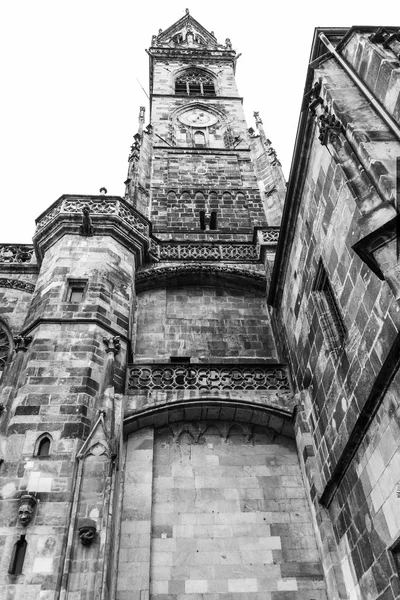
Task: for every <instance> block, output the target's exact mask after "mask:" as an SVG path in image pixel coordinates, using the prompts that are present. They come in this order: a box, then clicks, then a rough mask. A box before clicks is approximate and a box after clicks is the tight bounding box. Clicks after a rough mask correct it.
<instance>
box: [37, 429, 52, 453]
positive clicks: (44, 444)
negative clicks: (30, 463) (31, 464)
mask: <svg viewBox="0 0 400 600" xmlns="http://www.w3.org/2000/svg"><path fill="white" fill-rule="evenodd" d="M50 445H51V440H50V436H49V435H45V436H43V437H42V438H41V440H40V441H39V443H38V444H37V452H36V456H41V457H42V458H43V457H44V456H50Z"/></svg>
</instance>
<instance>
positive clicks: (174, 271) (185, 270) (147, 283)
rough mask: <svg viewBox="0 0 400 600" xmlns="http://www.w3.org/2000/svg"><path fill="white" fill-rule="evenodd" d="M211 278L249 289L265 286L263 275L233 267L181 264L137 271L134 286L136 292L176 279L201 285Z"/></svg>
mask: <svg viewBox="0 0 400 600" xmlns="http://www.w3.org/2000/svg"><path fill="white" fill-rule="evenodd" d="M213 277H218V278H219V281H220V282H221V280H222V278H225V279H226V280H229V281H231V282H232V283H235V282H240V283H241V284H243V283H246V282H247V286H249V285H250V286H251V287H254V288H256V289H260V290H261V289H264V287H265V284H266V277H265V275H264V274H263V273H259V272H256V271H247V270H244V269H238V268H234V267H226V266H224V267H221V266H218V265H210V264H208V265H207V264H183V265H177V266H168V267H155V268H150V269H147V270H145V271H139V272H137V273H136V286H137V290H138V291H142V290H144V289H147V288H150V287H159V286H160V285H165V283H166V282H167V281H168V280H170V279H173V280H175V281H177V280H178V279H182V280H183V279H187V280H191V281H193V282H197V283H199V282H200V283H201V282H202V281H207V280H209V279H210V278H213Z"/></svg>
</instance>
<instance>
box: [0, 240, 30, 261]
mask: <svg viewBox="0 0 400 600" xmlns="http://www.w3.org/2000/svg"><path fill="white" fill-rule="evenodd" d="M33 260H34V253H33V245H32V244H19V245H18V246H14V245H11V244H0V264H1V263H5V264H10V263H13V264H21V263H24V264H26V263H30V262H32V261H33Z"/></svg>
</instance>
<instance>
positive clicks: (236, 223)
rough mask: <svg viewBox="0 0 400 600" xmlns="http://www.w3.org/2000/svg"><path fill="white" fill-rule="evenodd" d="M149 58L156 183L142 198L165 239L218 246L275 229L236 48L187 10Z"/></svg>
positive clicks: (161, 34) (152, 167)
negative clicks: (239, 81) (257, 165)
mask: <svg viewBox="0 0 400 600" xmlns="http://www.w3.org/2000/svg"><path fill="white" fill-rule="evenodd" d="M148 54H149V57H150V103H151V107H150V111H151V128H150V132H151V133H150V134H148V133H145V136H146V137H147V136H148V135H151V138H152V140H151V143H152V153H151V154H152V157H151V158H150V155H148V157H147V160H148V162H150V161H151V165H150V164H148V166H147V168H146V169H142V171H146V172H148V173H149V174H151V184H150V186H149V189H148V190H147V192H142V193H139V194H136V198H137V199H138V204H137V206H138V208H141V209H142V210H144V211H145V214H146V216H147V217H148V218H149V219H150V220H151V221H152V223H153V232H154V234H155V235H156V236H158V237H160V238H161V239H169V238H171V237H173V238H174V239H178V238H182V236H184V237H185V238H186V239H193V240H195V239H196V240H197V239H199V240H205V239H213V240H215V239H216V238H217V237H218V238H220V239H221V238H224V237H226V236H227V235H228V236H230V235H232V233H233V231H234V232H235V234H237V235H241V236H244V237H243V239H245V238H246V239H247V238H248V239H250V238H249V236H250V237H251V236H252V235H253V231H254V227H255V226H266V225H268V223H267V220H266V215H265V211H264V207H263V202H262V199H261V196H260V191H259V187H258V183H257V179H256V176H255V171H254V168H253V166H252V163H251V160H250V157H251V148H250V146H251V139H250V138H249V134H248V132H247V126H246V121H245V116H244V112H243V105H242V103H243V99H242V97H241V96H240V95H239V92H238V89H237V85H236V81H235V68H236V61H237V55H236V52H235V50H233V48H232V43H231V41H230V40H229V39H226V40H225V43H224V44H220V43H218V41H217V39H216V38H215V36H214V34H213V33H210V32H208V31H207V30H206V29H205V28H204V27H203V26H202V25H200V23H198V22H197V21H196V20H195V19H194V18H193V17H192V16H191V15H190V14H189V11H188V9H186V14H185V15H184V16H183V17H182V18H181V19H180V20H179V21H178V22H176V23H175V24H174V25H172V26H171V27H169V28H168V29H167V30H166V31H161V30H160V31H159V33H158V35H155V36H153V37H152V43H151V48H150V49H149V51H148ZM145 131H147V132H148V131H149V130H148V129H147V130H145ZM146 142H147V140H145V142H144V143H145V144H146ZM143 187H145V186H143ZM128 195H130V196H131V200H133V201H135V198H134V197H132V192H131V190H128ZM139 197H140V199H139Z"/></svg>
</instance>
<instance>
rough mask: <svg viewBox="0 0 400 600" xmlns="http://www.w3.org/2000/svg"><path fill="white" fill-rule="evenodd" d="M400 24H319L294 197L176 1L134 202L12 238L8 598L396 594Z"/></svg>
mask: <svg viewBox="0 0 400 600" xmlns="http://www.w3.org/2000/svg"><path fill="white" fill-rule="evenodd" d="M328 38H329V39H328ZM399 40H400V34H399V33H398V31H397V30H396V29H395V28H388V29H379V30H376V28H375V29H374V28H351V29H349V30H347V29H339V28H334V29H327V30H316V35H315V39H314V42H313V47H312V55H311V63H310V65H309V73H308V76H307V86H306V95H305V98H304V102H303V111H302V113H301V118H300V126H299V132H298V136H297V141H296V148H295V155H294V161H293V165H292V171H291V176H290V181H289V183H288V190H287V193H286V184H285V181H284V178H283V175H282V170H281V166H280V163H279V160H278V158H277V156H276V153H275V151H274V149H273V148H272V146H271V142H270V140H268V138H267V137H266V134H265V132H264V129H263V123H262V120H261V118H260V115H259V114H258V113H255V114H254V116H255V129H253V128H248V127H247V125H246V122H245V118H244V113H243V108H242V98H241V97H240V96H239V92H238V90H237V87H236V82H235V68H236V62H237V55H236V52H235V50H233V47H232V43H231V41H230V40H229V39H226V40H225V43H224V44H220V43H219V42H218V41H217V39H216V38H215V36H214V34H213V33H212V32H211V33H210V32H209V31H207V30H206V29H205V28H204V27H203V26H202V25H200V24H199V23H198V22H197V21H196V20H195V19H193V17H192V16H191V15H190V14H189V12H188V11H186V14H185V15H184V16H183V17H182V18H181V19H180V20H179V21H178V22H177V23H175V24H174V25H172V26H171V27H170V28H169V29H167V30H166V31H164V32H163V31H160V32H159V34H158V35H155V36H153V38H152V41H151V47H150V49H149V50H148V54H149V57H150V119H149V120H150V123H149V124H147V125H146V115H145V110H144V108H143V107H141V108H140V111H139V129H138V132H137V133H136V134H135V135H134V142H133V144H132V147H131V151H130V154H129V167H128V177H127V180H126V182H125V186H126V192H125V197H124V198H121V197H118V196H109V195H107V190H105V189H104V188H102V189H101V190H100V194H99V195H94V196H81V195H73V196H69V195H68V196H67V195H64V196H61V197H60V198H59V199H58V200H57V201H56V202H54V204H52V205H51V206H50V207H49V208H48V209H47V210H46V211H45V212H44V213H43V214H42V215H40V216H39V218H38V219H37V221H36V224H37V228H36V233H35V237H34V245H33V246H31V245H27V244H26V245H21V244H1V245H0V274H1V276H0V301H1V316H0V408H1V413H0V459H1V463H0V507H1V511H0V547H1V553H0V596H1V598H2V599H3V598H5V599H6V600H20V599H24V600H37V599H39V600H150V599H151V600H198V599H199V598H201V599H203V600H228V599H229V600H231V599H232V600H260V599H261V598H262V599H263V600H294V599H301V600H327V598H329V600H339V599H345V598H348V597H349V598H362V597H370V598H371V599H372V598H373V599H374V600H378V599H379V600H388V599H389V598H390V599H391V600H394V598H398V597H399V593H398V590H399V586H398V574H397V569H398V568H399V565H400V550H399V548H400V542H399V540H400V522H399V519H398V514H400V513H399V512H398V511H397V512H396V502H398V500H397V499H398V496H399V492H398V483H397V482H398V460H397V458H396V456H397V454H398V449H399V444H398V441H397V439H398V428H399V427H400V425H399V424H398V423H399V418H398V415H399V414H400V399H399V398H400V394H399V391H398V390H399V389H400V388H399V387H398V386H399V383H398V381H399V380H398V373H399V364H400V362H399V358H398V357H399V356H400V352H399V348H400V338H399V333H398V331H399V326H400V323H399V318H400V317H399V313H400V311H399V308H398V305H397V304H396V299H397V300H398V298H399V287H398V281H399V278H398V273H399V264H400V261H399V259H398V255H396V254H395V253H394V249H395V248H397V245H396V243H397V241H398V240H397V238H396V235H397V234H396V226H397V224H398V213H397V206H396V185H395V184H396V177H397V181H400V177H399V173H400V162H399V160H398V159H397V160H396V157H398V156H399V155H400V130H399V127H398V121H399V110H400V108H399V107H400V77H399V76H398V68H397V67H398V62H396V61H397V58H396V59H395V58H393V56H398V53H399V52H400V41H399ZM327 48H328V50H329V52H328V53H327V52H326V49H327ZM396 53H397V54H396ZM343 65H344V66H343ZM367 65H370V66H371V65H372V66H371V68H370V69H369V68H367ZM371 73H372V74H377V73H379V77H378V79H377V81H375V79H374V75H371ZM389 82H390V85H389ZM368 86H369V87H368ZM368 90H374V91H373V92H371V91H368ZM396 165H397V166H396ZM396 169H397V170H396ZM285 194H286V198H285ZM397 201H398V190H397ZM281 220H282V228H281ZM278 238H279V243H278ZM339 257H340V260H339ZM350 298H351V299H350ZM267 302H268V303H267ZM374 344H375V348H376V350H375V348H374V347H373V346H374ZM396 428H397V429H396ZM382 436H383V441H382V443H381V442H380V441H379V440H380V437H382ZM396 436H397V437H396ZM396 453H397V454H396ZM396 565H397V566H396ZM396 590H397V591H396Z"/></svg>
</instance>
